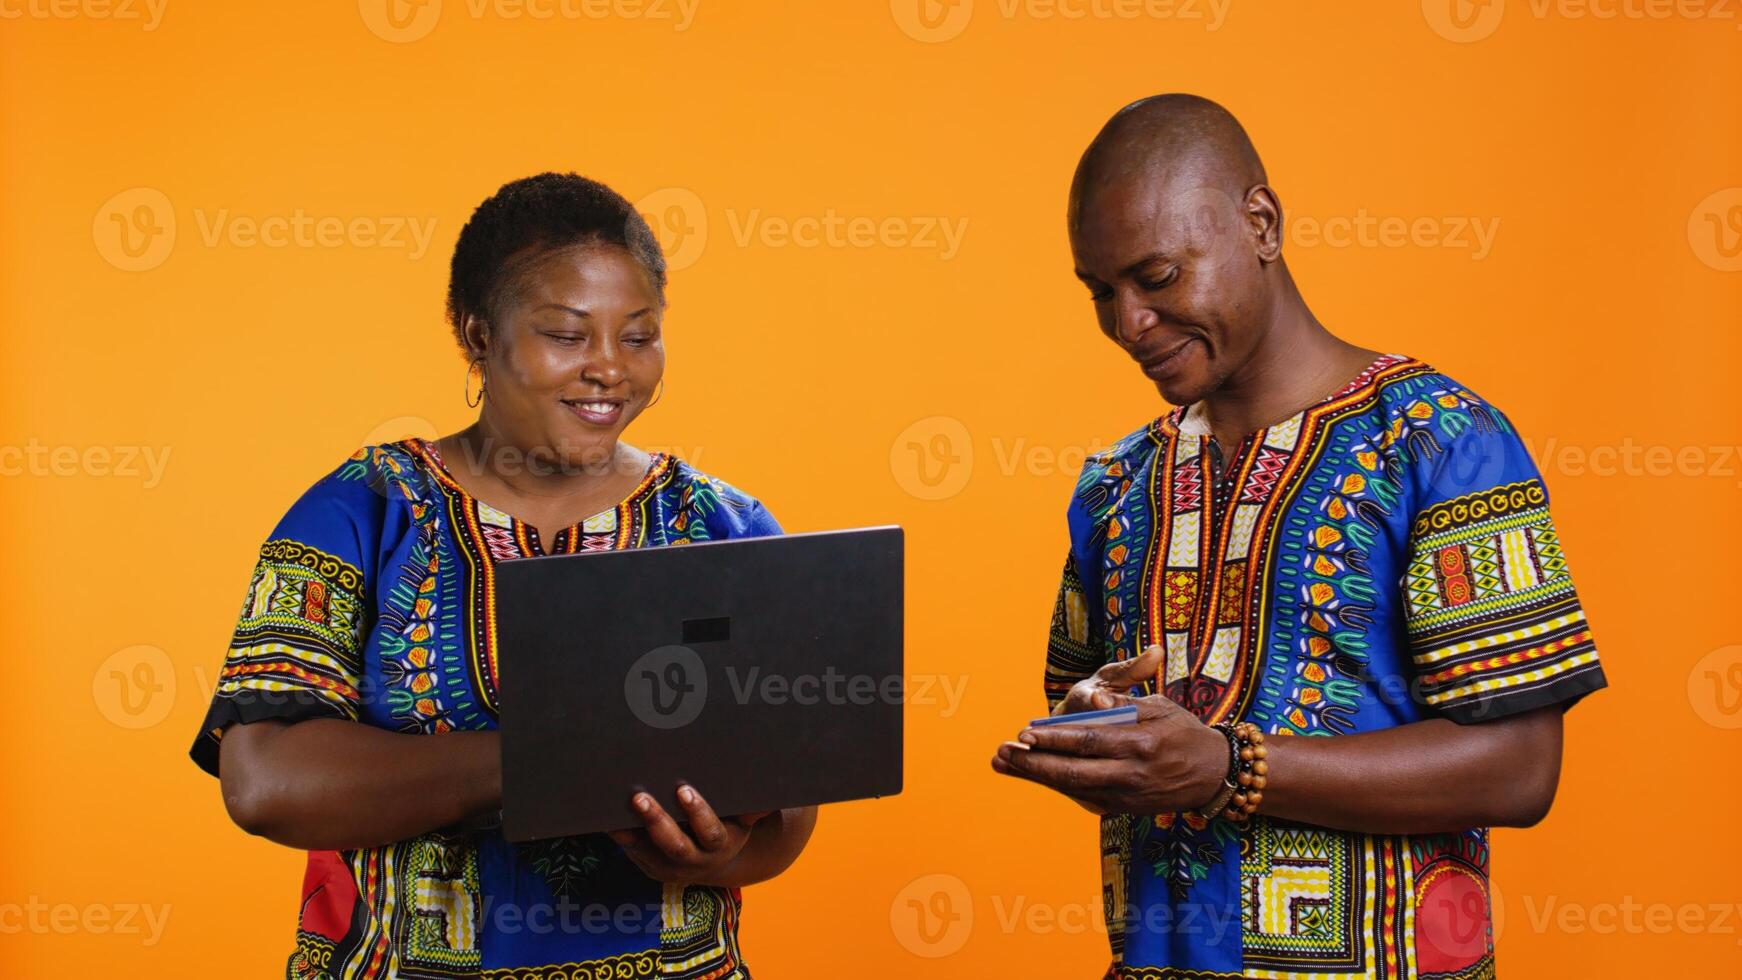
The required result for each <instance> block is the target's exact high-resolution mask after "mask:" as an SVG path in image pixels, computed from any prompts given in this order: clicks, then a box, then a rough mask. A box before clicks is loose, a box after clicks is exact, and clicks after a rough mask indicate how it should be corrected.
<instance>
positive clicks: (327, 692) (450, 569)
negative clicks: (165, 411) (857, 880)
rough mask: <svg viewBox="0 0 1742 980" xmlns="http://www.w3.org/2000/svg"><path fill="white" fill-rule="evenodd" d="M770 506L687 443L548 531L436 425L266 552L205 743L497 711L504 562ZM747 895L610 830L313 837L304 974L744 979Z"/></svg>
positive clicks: (633, 541) (470, 727) (200, 743)
mask: <svg viewBox="0 0 1742 980" xmlns="http://www.w3.org/2000/svg"><path fill="white" fill-rule="evenodd" d="M779 533H780V526H779V525H778V524H777V523H776V522H775V520H774V518H773V517H772V516H770V515H769V513H768V511H767V510H766V509H765V508H764V507H763V506H762V504H761V503H759V502H757V501H756V500H754V499H752V498H750V497H748V496H746V495H745V494H743V493H742V492H740V491H738V490H737V489H735V488H733V487H731V486H729V485H727V484H726V483H723V482H721V481H719V480H716V479H714V478H712V477H709V476H707V475H705V474H703V473H701V472H699V471H697V470H695V469H694V468H692V467H691V466H689V465H688V464H686V463H684V462H682V461H681V460H678V459H676V458H673V457H671V456H666V455H655V456H654V458H653V463H652V465H651V467H650V468H649V470H648V472H647V474H646V476H645V477H644V479H643V480H642V481H641V483H640V485H639V486H638V487H636V489H635V490H634V492H633V493H631V494H630V495H629V497H628V498H626V499H625V500H623V501H622V502H621V503H620V504H618V505H617V506H616V507H615V508H613V509H611V510H608V511H605V512H602V513H600V514H598V515H596V516H594V517H592V518H589V519H588V520H586V521H585V522H583V523H582V524H578V525H575V526H573V527H569V528H565V529H563V530H562V531H560V532H558V533H557V534H556V535H555V537H554V539H553V540H552V541H550V542H548V544H545V543H541V542H540V541H539V540H538V536H537V532H536V531H535V530H534V528H532V527H531V526H530V525H528V524H525V523H523V522H521V521H519V520H517V519H515V518H513V517H511V516H509V515H507V514H504V513H502V512H501V511H499V510H497V509H495V508H493V507H491V506H490V505H488V504H485V503H482V502H480V501H478V500H476V499H474V498H472V497H471V496H470V495H469V494H467V493H466V492H465V491H464V490H462V489H461V488H460V486H459V484H458V483H456V482H455V481H454V479H453V477H452V476H451V475H450V474H449V472H448V471H447V469H446V468H445V467H444V466H443V464H442V462H441V459H440V457H439V456H438V455H437V452H436V449H435V447H434V446H433V445H432V444H431V443H428V442H425V441H423V440H415V439H414V440H407V441H404V442H399V443H394V444H391V445H381V446H371V447H366V448H364V449H361V450H358V451H357V452H356V453H355V454H354V455H352V456H351V458H350V459H349V460H347V461H346V462H345V463H344V465H342V466H340V467H339V468H338V470H337V471H335V472H334V473H332V474H331V475H329V476H327V477H326V478H325V479H323V480H321V481H320V482H319V483H317V484H315V486H314V487H313V488H312V489H311V490H309V491H308V492H307V493H306V494H305V495H304V496H303V497H302V499H301V500H299V501H297V503H296V505H295V506H293V507H292V508H291V509H290V512H289V513H288V514H286V515H285V516H284V519H283V520H282V521H281V522H280V523H279V524H278V527H277V529H276V530H275V531H273V533H272V535H271V538H270V539H269V540H268V541H267V542H266V544H265V546H264V547H262V548H261V550H260V557H259V561H258V563H257V564H256V566H255V569H254V575H253V579H252V581H251V582H250V584H249V587H248V595H247V599H246V601H245V602H244V604H243V607H242V614H241V619H240V622H239V623H238V624H237V627H236V633H235V637H234V640H233V641H232V644H231V646H230V650H229V654H228V656H227V657H226V659H225V661H224V667H223V670H222V672H221V674H220V675H219V680H218V686H217V691H216V693H215V696H214V697H213V700H212V705H211V709H210V711H209V713H208V714H207V716H206V719H205V722H204V723H203V724H202V725H201V727H200V733H199V736H198V737H197V739H196V741H195V742H194V745H193V749H192V755H193V758H194V761H195V762H197V763H198V764H199V765H200V766H201V767H202V768H204V769H205V770H206V771H208V772H211V773H213V774H214V775H215V774H216V773H217V762H218V743H219V739H220V738H221V737H222V735H223V732H224V729H225V728H226V727H227V726H229V725H231V724H234V723H238V722H242V723H246V722H252V721H258V720H261V719H281V720H286V721H298V720H303V719H310V718H344V719H349V720H352V721H358V722H361V723H363V724H367V725H374V726H375V727H377V728H382V729H386V730H389V731H394V732H406V733H417V734H436V733H441V732H453V731H478V730H489V729H494V728H495V727H496V724H497V722H496V719H497V667H498V663H497V651H496V647H495V627H494V621H493V616H494V608H493V602H492V594H493V592H492V582H493V579H494V569H495V566H496V563H497V562H502V561H509V560H513V559H517V558H524V557H528V556H534V555H540V554H545V553H552V554H554V553H559V552H562V553H568V552H577V551H591V550H605V549H613V548H641V547H656V546H661V545H669V544H683V543H687V542H697V541H708V540H716V539H724V538H742V537H756V536H762V535H772V534H779ZM740 907H741V899H740V894H739V892H738V890H737V889H726V888H714V887H703V886H689V887H684V886H679V885H662V884H661V883H660V882H657V881H653V880H651V879H649V878H647V877H646V876H645V875H643V874H642V873H641V872H640V870H639V869H637V868H636V867H635V865H634V864H632V863H631V862H630V861H629V859H628V858H627V857H626V856H625V855H624V854H623V852H622V849H621V848H619V847H618V846H617V845H616V844H615V843H614V842H613V841H611V839H610V838H608V837H605V836H603V835H591V836H586V837H574V838H562V839H557V840H552V841H544V842H539V843H537V844H532V845H512V844H509V843H508V842H507V841H506V840H504V839H503V837H502V836H501V832H500V831H499V830H489V831H478V832H469V833H430V834H425V835H423V836H421V837H418V838H416V839H414V840H406V841H401V842H399V843H396V844H392V845H389V846H386V847H370V848H362V849H358V850H346V851H313V852H310V853H309V856H308V868H307V873H306V876H305V879H304V882H303V888H302V903H301V908H302V914H301V922H300V923H299V928H298V930H297V933H296V943H295V949H294V951H293V952H291V953H290V957H289V963H288V966H287V976H289V977H292V978H329V977H330V978H377V977H389V978H400V980H414V978H456V977H466V978H490V980H507V978H513V980H542V978H563V980H571V978H593V977H598V978H605V977H610V978H639V977H655V976H657V977H660V978H698V980H699V978H715V980H718V978H736V977H747V976H749V973H748V972H747V971H746V969H745V967H744V965H743V961H742V958H741V957H740V955H739V951H738V941H737V929H738V916H739V911H740Z"/></svg>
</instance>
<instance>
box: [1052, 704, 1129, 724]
mask: <svg viewBox="0 0 1742 980" xmlns="http://www.w3.org/2000/svg"><path fill="white" fill-rule="evenodd" d="M1136 721H1137V705H1135V704H1127V705H1123V706H1121V707H1118V708H1102V709H1101V710H1100V711H1079V712H1077V713H1075V714H1070V715H1052V716H1050V717H1047V718H1036V719H1034V720H1033V721H1031V722H1029V723H1028V727H1030V728H1045V727H1047V726H1049V725H1130V724H1133V723H1135V722H1136Z"/></svg>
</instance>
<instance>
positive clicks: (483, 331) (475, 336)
mask: <svg viewBox="0 0 1742 980" xmlns="http://www.w3.org/2000/svg"><path fill="white" fill-rule="evenodd" d="M460 336H461V338H463V339H464V340H465V342H466V356H467V357H470V358H472V359H473V360H477V359H478V358H480V357H488V356H490V341H491V339H492V337H491V331H490V321H488V320H486V319H484V318H483V317H481V316H476V315H474V314H471V313H468V314H466V318H465V319H464V320H462V321H461V322H460Z"/></svg>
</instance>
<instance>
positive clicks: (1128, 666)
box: [1101, 644, 1161, 686]
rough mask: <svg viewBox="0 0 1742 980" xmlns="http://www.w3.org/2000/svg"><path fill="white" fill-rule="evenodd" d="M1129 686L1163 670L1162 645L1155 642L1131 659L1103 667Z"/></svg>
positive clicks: (1114, 677) (1112, 677) (1113, 676)
mask: <svg viewBox="0 0 1742 980" xmlns="http://www.w3.org/2000/svg"><path fill="white" fill-rule="evenodd" d="M1101 670H1103V671H1107V672H1108V673H1109V674H1111V675H1112V676H1111V677H1110V678H1109V679H1110V680H1111V679H1116V680H1118V681H1120V682H1122V683H1124V684H1126V685H1127V686H1129V685H1133V684H1138V683H1141V682H1142V681H1146V680H1148V679H1150V678H1151V677H1154V676H1155V675H1156V674H1157V673H1158V672H1160V670H1161V647H1160V646H1158V645H1155V644H1151V645H1150V646H1147V647H1144V649H1143V652H1142V653H1140V654H1138V655H1137V656H1135V657H1132V658H1131V659H1129V660H1119V661H1115V662H1113V663H1110V664H1108V665H1107V666H1105V667H1103V668H1101Z"/></svg>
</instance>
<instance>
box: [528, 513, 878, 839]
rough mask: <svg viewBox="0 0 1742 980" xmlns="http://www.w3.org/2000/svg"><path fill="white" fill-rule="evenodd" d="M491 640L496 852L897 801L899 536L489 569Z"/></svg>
mask: <svg viewBox="0 0 1742 980" xmlns="http://www.w3.org/2000/svg"><path fill="white" fill-rule="evenodd" d="M496 639H497V655H498V657H499V658H500V661H499V662H500V668H499V669H500V671H501V700H500V708H501V728H502V809H503V813H502V820H503V832H504V834H505V835H506V836H507V837H508V839H509V840H513V841H525V840H536V839H540V838H546V837H560V836H567V835H571V834H583V833H593V832H598V831H606V830H617V829H622V828H628V827H639V826H641V825H642V821H641V819H640V817H639V816H638V815H637V814H636V812H635V811H634V809H633V808H632V807H631V806H630V805H629V800H630V797H631V796H632V795H633V794H634V793H635V792H637V791H643V790H644V791H646V792H648V793H650V794H652V796H653V797H654V798H655V799H657V800H659V802H660V805H661V806H663V807H665V809H666V811H667V812H669V813H670V814H671V815H672V816H673V817H674V818H677V819H680V820H681V819H683V813H684V811H683V808H682V807H681V806H680V805H679V804H678V802H677V795H676V791H677V787H678V786H679V784H681V783H688V784H690V785H693V786H694V787H695V788H696V789H697V791H699V792H700V793H701V794H702V797H703V798H704V799H706V800H707V801H708V803H709V804H710V805H712V806H713V808H714V810H715V812H717V813H719V814H720V815H721V816H722V817H725V816H732V815H734V814H740V813H753V812H760V811H764V810H773V809H779V808H783V807H794V806H810V805H814V804H819V803H833V802H839V801H842V800H853V799H864V798H867V797H876V796H890V795H894V794H896V793H899V792H900V791H901V758H902V757H901V744H902V732H901V724H902V702H903V690H902V670H903V664H902V532H901V529H900V528H896V527H880V528H864V529H858V530H850V531H828V532H823V533H817V534H790V535H784V536H780V537H767V538H747V539H740V540H735V541H720V542H707V543H702V544H686V545H682V546H679V547H666V548H639V549H629V550H623V551H603V552H596V553H591V554H577V555H559V556H552V557H547V558H527V559H521V560H517V561H510V562H503V563H502V564H501V565H499V566H497V570H496Z"/></svg>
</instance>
